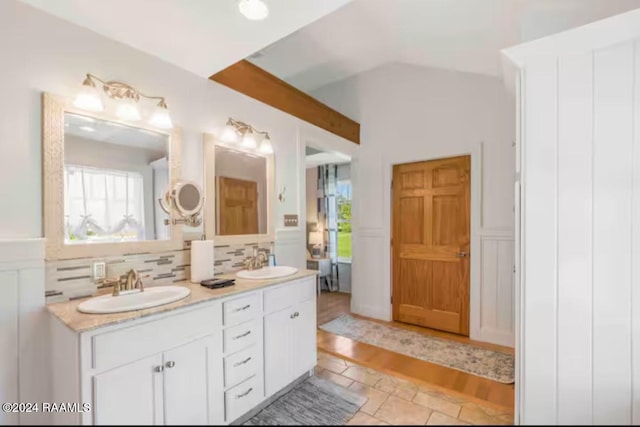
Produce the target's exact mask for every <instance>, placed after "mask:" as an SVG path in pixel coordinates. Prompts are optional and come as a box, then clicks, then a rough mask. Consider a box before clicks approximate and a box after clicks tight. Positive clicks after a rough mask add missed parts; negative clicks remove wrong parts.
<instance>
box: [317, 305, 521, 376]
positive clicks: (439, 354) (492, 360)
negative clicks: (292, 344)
mask: <svg viewBox="0 0 640 427" xmlns="http://www.w3.org/2000/svg"><path fill="white" fill-rule="evenodd" d="M320 329H324V330H325V331H328V332H331V333H334V334H336V335H342V336H344V337H347V338H351V339H353V340H356V341H360V342H363V343H367V344H371V345H374V346H376V347H382V348H384V349H386V350H389V351H393V352H396V353H400V354H404V355H406V356H411V357H415V358H416V359H420V360H424V361H426V362H431V363H436V364H438V365H442V366H446V367H447V368H452V369H457V370H459V371H462V372H466V373H469V374H473V375H477V376H479V377H483V378H487V379H490V380H493V381H498V382H501V383H504V384H511V383H513V382H514V378H515V373H514V364H515V361H514V358H513V356H512V355H510V354H507V353H501V352H498V351H493V350H488V349H486V348H482V347H476V346H473V345H469V344H462V343H459V342H456V341H451V340H447V339H443V338H436V337H432V336H429V335H426V334H422V333H419V332H414V331H409V330H407V329H401V328H396V327H393V326H386V325H383V324H380V323H376V322H371V321H369V320H364V319H357V318H355V317H353V316H349V315H347V314H343V315H342V316H340V317H338V318H336V319H334V320H332V321H330V322H328V323H325V324H323V325H321V326H320Z"/></svg>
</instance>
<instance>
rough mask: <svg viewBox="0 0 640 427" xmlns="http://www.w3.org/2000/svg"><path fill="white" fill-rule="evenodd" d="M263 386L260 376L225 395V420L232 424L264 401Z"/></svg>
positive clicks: (250, 379)
mask: <svg viewBox="0 0 640 427" xmlns="http://www.w3.org/2000/svg"><path fill="white" fill-rule="evenodd" d="M260 388H261V384H260V380H259V376H258V375H254V376H253V377H251V378H249V379H248V380H246V381H245V382H243V383H240V384H238V385H237V386H235V387H233V388H231V389H229V390H227V391H226V392H225V393H224V407H225V418H226V420H227V422H231V421H233V420H235V419H237V418H238V417H240V416H242V415H244V414H245V413H247V412H248V411H250V410H251V409H253V407H254V406H256V405H257V404H258V403H260V402H261V401H262V391H261V390H260Z"/></svg>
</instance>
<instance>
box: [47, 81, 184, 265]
mask: <svg viewBox="0 0 640 427" xmlns="http://www.w3.org/2000/svg"><path fill="white" fill-rule="evenodd" d="M179 177H180V134H179V130H177V129H175V128H174V129H173V130H171V131H169V132H167V131H162V130H159V129H155V128H152V127H146V126H144V125H138V123H133V124H131V123H125V122H122V121H119V120H115V119H113V118H112V117H110V116H109V115H107V114H104V113H94V112H87V111H85V110H80V109H77V108H75V107H73V106H72V104H71V102H69V101H68V100H67V99H65V98H63V97H58V96H55V95H51V94H46V93H45V94H44V96H43V195H44V197H43V204H44V206H43V207H44V218H43V219H44V235H45V237H46V257H47V259H50V260H53V259H68V258H84V257H99V256H109V255H116V254H125V253H143V252H161V251H165V250H172V249H180V248H182V226H181V225H176V224H174V220H176V219H177V217H174V216H175V214H174V213H173V212H172V211H170V212H169V213H167V212H166V211H165V210H164V209H162V206H161V205H160V202H159V200H160V199H162V198H163V197H164V196H165V194H166V192H167V191H168V190H169V189H170V188H171V187H173V186H174V185H175V184H176V182H177V181H178V179H179Z"/></svg>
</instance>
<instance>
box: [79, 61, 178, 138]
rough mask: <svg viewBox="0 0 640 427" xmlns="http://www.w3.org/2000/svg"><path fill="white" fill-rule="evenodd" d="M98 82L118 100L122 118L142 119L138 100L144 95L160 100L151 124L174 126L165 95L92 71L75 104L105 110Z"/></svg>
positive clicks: (90, 108)
mask: <svg viewBox="0 0 640 427" xmlns="http://www.w3.org/2000/svg"><path fill="white" fill-rule="evenodd" d="M96 82H98V83H100V84H102V89H103V90H104V92H105V93H106V94H107V96H108V97H109V98H111V99H114V100H116V101H118V103H119V105H118V106H117V108H116V114H117V116H118V117H119V118H120V119H122V120H125V121H130V122H135V121H139V120H141V119H142V115H141V114H140V110H139V109H138V101H140V98H141V97H142V98H147V99H152V100H158V104H157V105H156V109H155V111H154V113H153V115H152V116H151V118H150V119H149V124H151V125H152V126H155V127H158V128H162V129H171V128H172V127H173V124H172V123H171V118H170V117H169V109H168V107H167V103H166V101H165V99H164V97H162V96H148V95H145V94H143V93H142V92H140V91H138V90H137V89H135V88H133V87H132V86H129V85H128V84H126V83H122V82H116V81H111V82H106V81H104V80H102V79H101V78H99V77H97V76H95V75H93V74H90V73H88V74H87V77H86V78H85V79H84V82H83V83H82V91H81V92H80V93H79V94H78V96H77V97H76V99H75V101H74V105H75V106H76V107H78V108H81V109H83V110H89V111H102V110H104V105H103V104H102V98H101V97H100V93H99V91H98V88H97V86H96Z"/></svg>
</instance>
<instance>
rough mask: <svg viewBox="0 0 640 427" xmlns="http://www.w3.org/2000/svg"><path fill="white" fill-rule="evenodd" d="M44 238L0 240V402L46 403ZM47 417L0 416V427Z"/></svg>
mask: <svg viewBox="0 0 640 427" xmlns="http://www.w3.org/2000/svg"><path fill="white" fill-rule="evenodd" d="M44 277H45V275H44V239H24V240H0V402H1V403H4V402H45V401H48V400H49V398H50V382H49V378H50V376H51V375H50V374H51V372H50V369H49V366H48V364H47V361H48V327H47V325H48V323H47V320H48V317H47V313H46V311H45V310H46V309H45V305H44V282H45V278H44ZM47 422H48V414H46V413H42V412H38V413H29V414H20V415H19V414H15V413H5V412H4V411H2V412H0V425H6V424H18V423H20V424H42V423H47Z"/></svg>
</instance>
